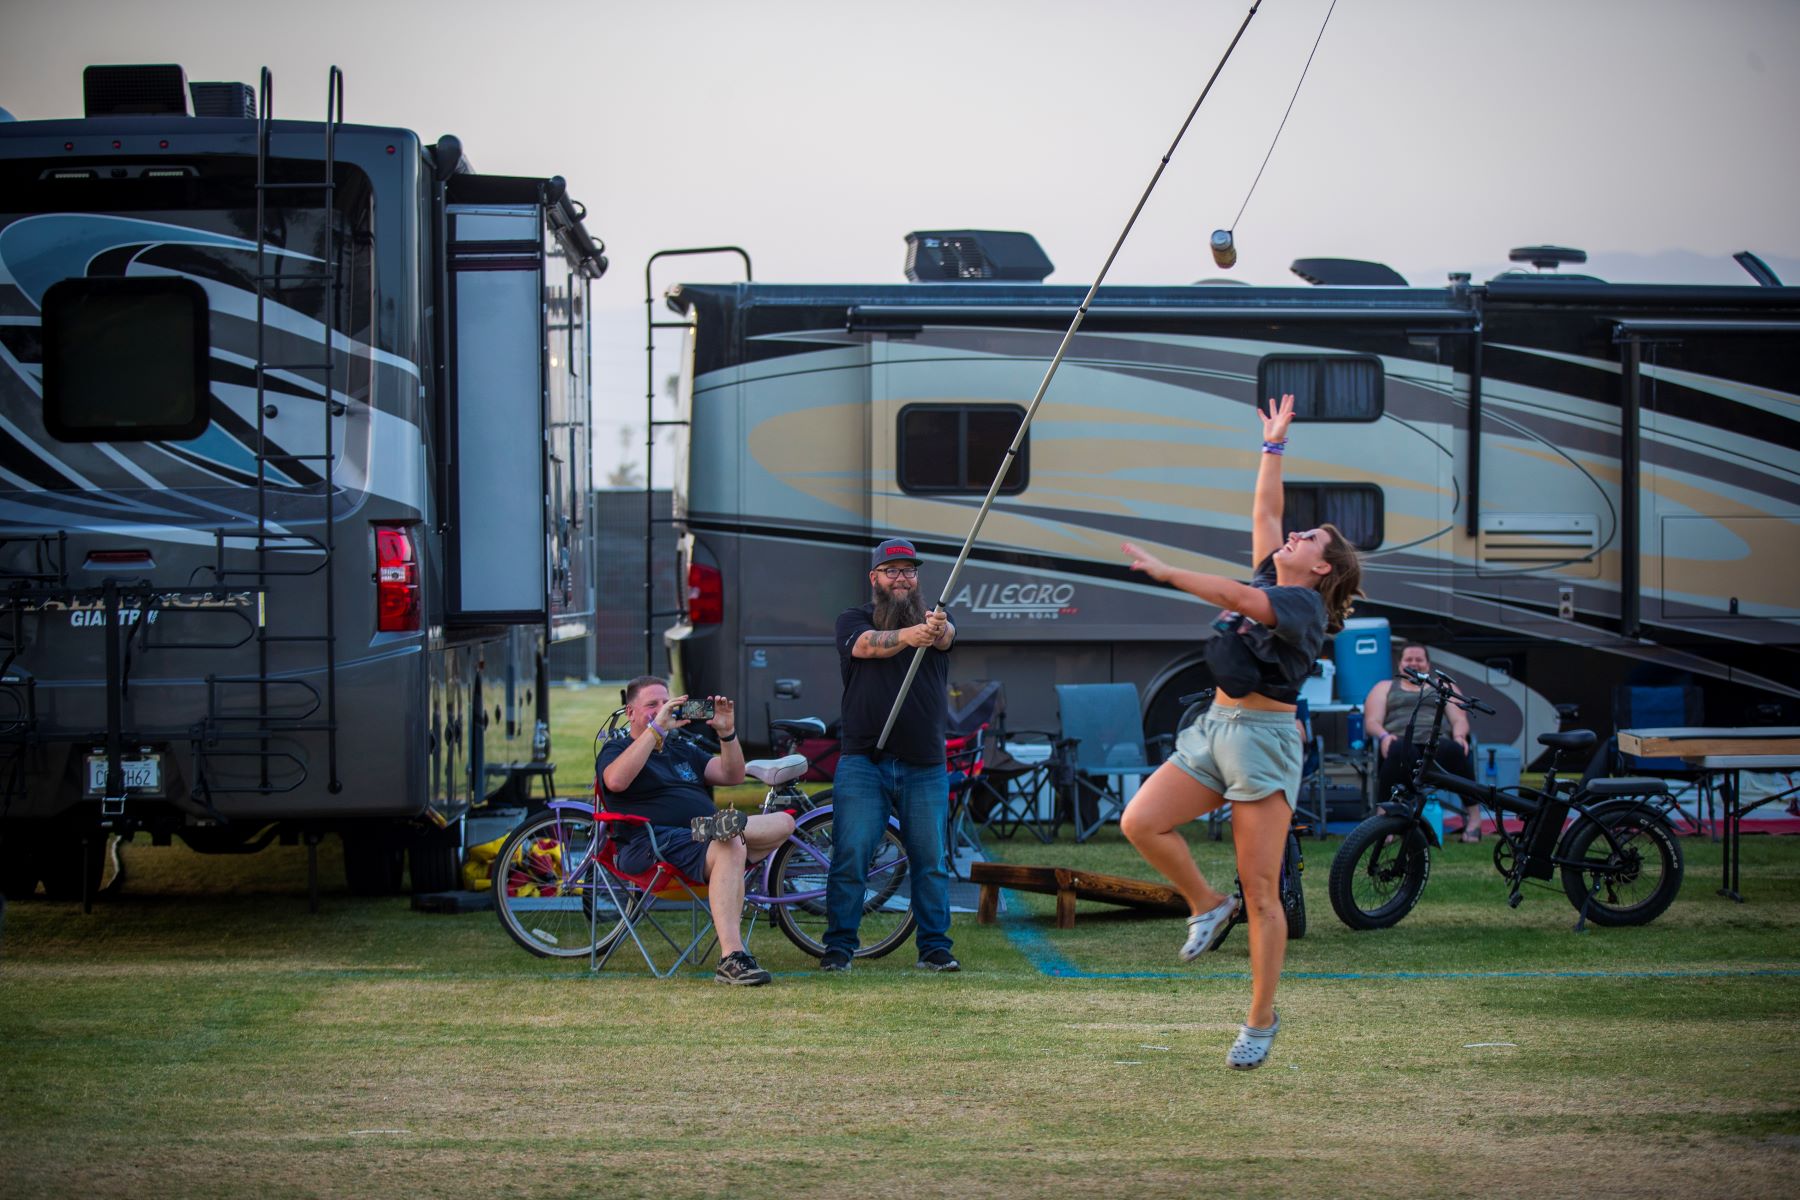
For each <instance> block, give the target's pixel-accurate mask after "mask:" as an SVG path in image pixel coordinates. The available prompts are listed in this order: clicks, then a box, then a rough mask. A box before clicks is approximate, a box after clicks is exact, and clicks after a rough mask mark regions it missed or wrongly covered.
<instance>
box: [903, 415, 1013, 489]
mask: <svg viewBox="0 0 1800 1200" xmlns="http://www.w3.org/2000/svg"><path fill="white" fill-rule="evenodd" d="M1024 418H1025V410H1024V409H1022V408H1020V407H1019V406H1018V405H1016V404H986V405H953V404H909V405H907V406H906V407H905V408H903V409H901V410H900V436H899V439H898V441H899V464H898V466H899V472H898V473H899V477H900V490H901V491H903V492H973V493H977V494H982V493H986V491H987V490H988V485H989V484H991V483H993V482H994V472H996V471H998V470H999V469H1000V464H1001V462H1003V461H1004V460H1005V458H1006V450H1007V447H1009V446H1011V445H1012V440H1013V437H1014V436H1015V435H1016V434H1017V433H1018V432H1019V422H1020V421H1022V420H1023V419H1024ZM1030 446H1031V443H1030V441H1029V439H1028V440H1027V441H1026V442H1025V443H1024V444H1023V445H1021V446H1020V447H1019V456H1018V458H1016V459H1014V460H1013V464H1012V467H1011V469H1010V470H1008V471H1007V473H1006V479H1005V481H1004V482H1003V483H1002V484H1001V485H1000V491H1001V493H1002V494H1005V495H1015V494H1017V493H1019V492H1022V491H1024V490H1025V475H1026V470H1025V468H1026V459H1027V458H1028V457H1029V451H1030Z"/></svg>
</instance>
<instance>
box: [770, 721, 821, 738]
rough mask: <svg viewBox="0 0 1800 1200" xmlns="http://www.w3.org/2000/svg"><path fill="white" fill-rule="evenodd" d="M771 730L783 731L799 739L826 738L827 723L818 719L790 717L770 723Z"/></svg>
mask: <svg viewBox="0 0 1800 1200" xmlns="http://www.w3.org/2000/svg"><path fill="white" fill-rule="evenodd" d="M769 728H770V729H782V730H786V731H787V732H788V733H791V734H793V735H794V736H795V737H797V738H809V737H824V736H825V722H823V721H821V720H819V718H817V717H790V718H783V719H782V720H779V721H770V722H769Z"/></svg>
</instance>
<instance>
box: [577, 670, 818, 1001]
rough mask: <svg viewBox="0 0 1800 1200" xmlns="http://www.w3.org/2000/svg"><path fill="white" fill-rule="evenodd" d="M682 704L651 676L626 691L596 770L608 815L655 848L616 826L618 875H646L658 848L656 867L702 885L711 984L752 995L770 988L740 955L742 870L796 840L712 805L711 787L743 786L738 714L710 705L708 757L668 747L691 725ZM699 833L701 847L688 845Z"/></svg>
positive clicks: (777, 817)
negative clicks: (708, 915) (713, 747)
mask: <svg viewBox="0 0 1800 1200" xmlns="http://www.w3.org/2000/svg"><path fill="white" fill-rule="evenodd" d="M686 699H687V697H686V696H670V695H669V685H668V683H667V682H666V681H664V680H662V679H658V678H657V677H656V676H654V675H640V676H638V678H636V679H634V680H632V681H631V682H630V683H628V684H626V685H625V708H626V712H627V716H628V719H629V721H630V726H629V728H628V729H627V730H626V731H625V732H624V733H622V734H618V735H615V736H614V737H611V738H608V739H607V741H606V743H605V745H604V746H602V747H601V750H600V757H599V759H598V760H597V761H596V762H595V770H596V772H597V773H598V774H599V777H600V785H601V787H602V788H603V789H604V790H605V793H606V808H607V810H608V811H610V812H617V813H624V814H627V815H630V816H638V817H646V818H648V819H649V821H650V824H651V827H653V828H654V829H655V831H656V846H655V849H652V847H651V839H650V836H649V834H648V833H646V832H645V830H644V827H643V826H641V825H628V824H621V825H620V826H619V827H618V833H617V836H618V838H619V842H620V845H619V854H618V864H619V867H620V869H621V870H625V871H629V872H631V873H633V874H638V873H641V872H644V871H648V870H649V869H650V867H651V865H652V864H653V863H655V861H656V858H657V851H658V850H660V851H661V852H662V858H663V860H664V861H665V862H668V863H669V864H670V865H672V866H673V867H674V868H675V869H676V870H678V871H680V872H681V874H682V875H683V877H685V878H686V879H687V880H688V881H689V882H691V883H695V884H704V885H705V886H706V892H707V904H708V907H709V908H711V910H712V918H713V928H714V929H715V930H716V931H717V932H718V936H719V969H718V971H716V972H715V973H714V975H713V978H714V979H715V980H717V981H718V982H720V983H731V984H741V985H748V986H751V987H754V986H757V985H759V984H764V983H767V982H769V973H768V972H767V971H765V970H763V969H762V968H761V967H759V966H758V965H757V963H756V959H754V958H752V957H751V956H750V952H749V951H748V950H746V949H744V939H743V934H742V931H741V925H742V923H743V917H744V872H745V871H746V870H747V869H748V867H749V864H751V863H754V862H761V861H762V859H763V858H764V857H766V856H767V855H768V854H769V853H770V852H771V851H773V850H774V849H775V847H777V846H779V845H781V843H782V842H783V841H785V840H786V839H787V836H788V835H789V834H790V833H792V832H794V819H793V818H792V817H790V816H788V815H787V814H786V813H765V814H759V815H757V816H753V817H745V816H744V814H743V813H740V812H738V811H736V810H735V809H719V808H717V807H715V806H714V804H713V799H712V794H711V793H710V792H709V791H707V788H708V787H728V786H730V785H732V784H737V783H742V782H743V781H744V750H743V747H742V746H740V745H739V744H738V740H737V724H736V712H735V708H734V706H733V704H732V702H731V701H729V700H727V699H725V698H724V697H723V696H715V697H713V717H712V720H710V721H708V722H707V724H708V725H710V726H712V728H713V731H714V732H715V733H717V734H718V736H719V753H718V754H716V755H708V754H707V753H706V752H705V751H704V750H701V749H700V748H699V747H697V746H695V745H693V744H692V743H691V742H686V741H672V740H669V734H671V733H673V732H674V731H675V730H677V729H680V728H681V727H682V726H684V725H686V724H687V723H688V722H687V721H685V720H681V719H678V718H677V717H676V716H675V710H676V708H677V707H678V706H679V705H680V704H681V703H682V702H683V701H685V700H686ZM696 835H700V836H701V837H702V838H703V840H698V841H697V840H695V838H696Z"/></svg>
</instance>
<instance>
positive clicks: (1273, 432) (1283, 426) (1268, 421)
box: [1256, 393, 1294, 442]
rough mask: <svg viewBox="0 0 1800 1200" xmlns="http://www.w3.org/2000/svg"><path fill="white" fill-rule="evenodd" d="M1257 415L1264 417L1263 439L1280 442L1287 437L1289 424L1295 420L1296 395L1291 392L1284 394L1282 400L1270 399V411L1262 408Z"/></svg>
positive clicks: (1257, 411)
mask: <svg viewBox="0 0 1800 1200" xmlns="http://www.w3.org/2000/svg"><path fill="white" fill-rule="evenodd" d="M1256 415H1257V416H1259V417H1261V418H1262V427H1263V441H1265V442H1279V441H1283V440H1285V439H1286V438H1287V430H1288V426H1289V425H1291V424H1293V421H1294V397H1293V395H1292V394H1291V393H1287V394H1283V395H1282V397H1281V399H1280V400H1275V399H1273V398H1271V399H1270V400H1269V411H1268V412H1264V411H1262V410H1261V409H1260V408H1259V409H1257V410H1256Z"/></svg>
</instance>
